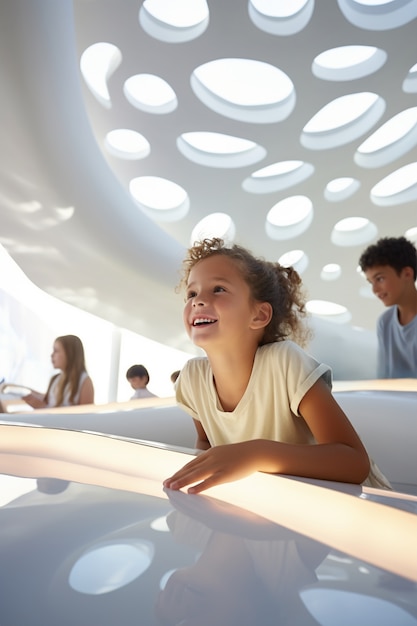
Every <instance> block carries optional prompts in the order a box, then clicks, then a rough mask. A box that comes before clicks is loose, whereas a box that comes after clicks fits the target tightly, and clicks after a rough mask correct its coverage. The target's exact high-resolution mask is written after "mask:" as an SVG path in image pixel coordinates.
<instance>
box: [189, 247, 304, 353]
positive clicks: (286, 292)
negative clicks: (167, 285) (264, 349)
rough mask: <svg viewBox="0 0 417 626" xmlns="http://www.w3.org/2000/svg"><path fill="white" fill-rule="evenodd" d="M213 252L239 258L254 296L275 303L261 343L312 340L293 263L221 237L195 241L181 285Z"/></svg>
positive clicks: (259, 299) (301, 291) (301, 287)
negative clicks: (262, 255)
mask: <svg viewBox="0 0 417 626" xmlns="http://www.w3.org/2000/svg"><path fill="white" fill-rule="evenodd" d="M213 255H223V256H226V257H228V258H229V259H232V260H233V261H235V262H236V264H237V266H238V267H239V268H240V270H241V272H242V276H243V278H244V280H245V281H246V283H247V284H248V286H249V289H250V292H251V296H252V298H253V299H254V300H255V301H256V302H269V304H270V305H271V307H272V317H271V320H270V322H269V324H268V325H267V326H266V327H265V330H264V334H263V336H262V339H261V341H260V345H264V344H267V343H273V342H275V341H283V340H284V339H292V340H293V341H295V342H297V343H298V344H299V345H301V346H304V345H305V344H306V343H307V342H308V340H309V339H310V338H311V330H310V329H309V328H308V326H307V325H306V324H304V323H303V322H304V320H305V318H306V316H307V311H306V308H305V294H304V286H303V283H302V280H301V278H300V276H299V274H298V272H297V271H296V270H295V269H294V268H293V267H284V266H282V265H280V264H279V263H272V262H270V261H266V260H265V259H263V258H257V257H255V256H254V255H253V254H252V252H250V251H249V250H247V249H246V248H243V247H242V246H239V245H237V244H233V245H231V246H229V245H227V244H226V243H225V242H224V240H223V239H220V238H219V237H214V238H213V239H203V240H202V241H197V242H195V243H194V245H193V246H192V247H191V248H189V249H188V251H187V256H186V258H185V259H184V261H183V267H182V278H181V282H180V284H179V285H178V289H184V288H185V287H186V285H187V282H188V278H189V275H190V272H191V270H192V268H193V267H194V266H195V265H196V264H197V263H198V262H199V261H202V260H203V259H207V258H208V257H210V256H213Z"/></svg>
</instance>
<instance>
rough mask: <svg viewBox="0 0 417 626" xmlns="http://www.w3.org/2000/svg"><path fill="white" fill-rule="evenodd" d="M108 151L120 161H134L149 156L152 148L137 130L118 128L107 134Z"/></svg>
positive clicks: (106, 144)
mask: <svg viewBox="0 0 417 626" xmlns="http://www.w3.org/2000/svg"><path fill="white" fill-rule="evenodd" d="M105 146H106V149H107V151H108V152H109V153H110V154H112V155H113V156H116V157H119V158H120V159H127V160H134V159H143V158H145V157H147V156H148V154H149V153H150V151H151V146H150V144H149V142H148V141H147V139H145V137H144V136H143V135H141V134H140V133H138V132H136V131H135V130H130V129H129V128H117V129H115V130H111V131H110V132H109V133H107V135H106V138H105Z"/></svg>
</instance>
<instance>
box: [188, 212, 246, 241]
mask: <svg viewBox="0 0 417 626" xmlns="http://www.w3.org/2000/svg"><path fill="white" fill-rule="evenodd" d="M235 234H236V229H235V225H234V223H233V220H232V218H231V217H230V215H227V213H211V214H210V215H206V217H204V218H203V219H202V220H200V221H199V222H198V224H196V225H195V226H194V228H193V230H192V233H191V238H190V244H191V245H193V244H194V243H195V242H196V241H201V240H202V239H211V238H212V237H220V238H221V239H224V241H225V242H227V243H232V242H233V241H234V238H235Z"/></svg>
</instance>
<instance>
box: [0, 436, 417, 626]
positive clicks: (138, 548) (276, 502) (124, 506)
mask: <svg viewBox="0 0 417 626" xmlns="http://www.w3.org/2000/svg"><path fill="white" fill-rule="evenodd" d="M184 460H185V457H184V454H182V453H178V452H175V451H170V450H164V449H161V448H154V447H152V446H143V445H140V444H137V443H133V442H129V441H123V440H119V439H113V438H109V437H107V436H102V435H93V434H88V433H78V432H71V431H65V430H54V429H46V428H33V427H30V426H20V427H19V426H6V425H0V472H1V473H0V493H1V494H2V495H1V502H0V562H1V567H0V585H1V596H2V602H1V603H0V623H1V624H2V625H4V626H12V625H13V626H14V625H16V624H25V623H30V624H32V625H33V626H38V625H39V626H41V625H42V626H53V625H55V624H57V623H59V624H62V625H64V626H70V625H71V626H73V624H100V625H104V626H113V625H114V624H123V625H124V626H130V624H132V625H133V624H138V623H139V624H146V625H149V626H153V625H155V626H157V625H162V624H164V625H166V624H179V623H181V624H193V625H194V626H198V625H205V624H207V625H208V624H210V625H212V624H213V623H215V624H222V625H223V624H224V625H227V626H229V625H230V626H231V625H233V624H239V625H248V626H249V625H253V626H255V624H261V625H265V626H267V625H269V624H276V623H277V618H279V622H278V623H280V624H288V625H289V624H297V626H313V625H316V626H317V624H321V625H322V626H333V625H334V626H340V625H341V624H342V626H357V624H361V623H363V624H378V625H380V624H382V625H383V626H388V625H389V624H390V626H392V624H394V623H395V626H413V625H414V624H416V623H417V595H416V581H417V564H416V562H415V560H414V559H412V558H410V555H412V554H415V551H416V550H417V533H416V532H415V531H416V524H417V498H415V497H413V496H406V495H404V494H395V493H392V494H387V493H385V492H381V491H376V490H372V489H362V488H360V487H357V486H352V485H339V484H336V483H320V482H317V481H303V480H301V479H291V478H286V477H275V476H268V475H262V474H256V475H254V476H252V477H249V479H244V480H241V481H238V482H236V483H232V484H229V485H223V486H221V487H219V488H215V489H212V490H211V491H210V493H207V494H206V495H204V496H202V495H200V496H189V495H187V494H185V493H182V492H164V490H163V489H162V484H161V481H162V478H163V477H164V476H165V475H166V474H167V473H168V472H171V471H173V469H175V468H176V467H178V465H179V464H180V463H183V462H184ZM388 618H389V619H391V620H392V619H395V621H394V622H392V621H391V623H390V622H389V621H387V620H388Z"/></svg>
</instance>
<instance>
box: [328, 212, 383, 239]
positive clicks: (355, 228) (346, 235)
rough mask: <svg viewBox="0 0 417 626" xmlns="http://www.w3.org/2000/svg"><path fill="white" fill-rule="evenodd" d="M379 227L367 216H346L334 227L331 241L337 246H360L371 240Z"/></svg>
mask: <svg viewBox="0 0 417 626" xmlns="http://www.w3.org/2000/svg"><path fill="white" fill-rule="evenodd" d="M377 234H378V229H377V227H376V226H375V224H373V222H371V221H370V220H368V219H367V218H365V217H346V218H345V219H342V220H340V221H339V222H337V224H335V226H334V227H333V231H332V234H331V241H332V243H334V244H335V245H336V246H358V245H363V244H365V243H368V242H369V241H371V240H372V239H373V238H374V237H376V235H377Z"/></svg>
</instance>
